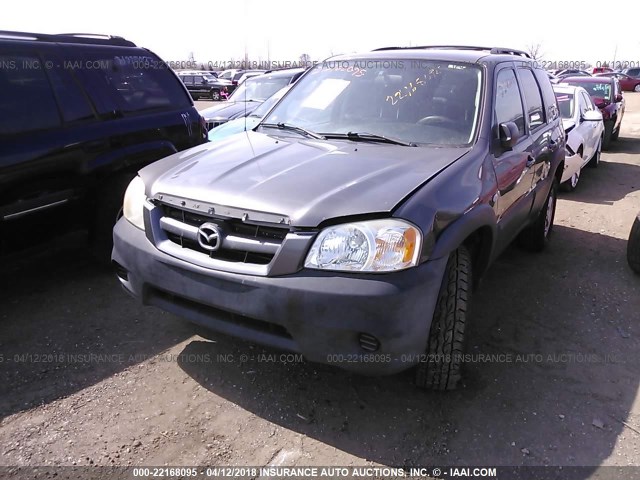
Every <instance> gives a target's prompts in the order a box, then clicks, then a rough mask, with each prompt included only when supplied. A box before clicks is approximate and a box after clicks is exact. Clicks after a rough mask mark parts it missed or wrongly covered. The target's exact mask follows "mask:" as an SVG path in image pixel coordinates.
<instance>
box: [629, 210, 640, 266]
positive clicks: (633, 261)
mask: <svg viewBox="0 0 640 480" xmlns="http://www.w3.org/2000/svg"><path fill="white" fill-rule="evenodd" d="M627 262H629V266H630V267H631V270H633V271H634V272H636V273H637V274H639V275H640V216H638V217H636V219H635V220H634V222H633V226H632V227H631V233H630V234H629V241H628V242H627Z"/></svg>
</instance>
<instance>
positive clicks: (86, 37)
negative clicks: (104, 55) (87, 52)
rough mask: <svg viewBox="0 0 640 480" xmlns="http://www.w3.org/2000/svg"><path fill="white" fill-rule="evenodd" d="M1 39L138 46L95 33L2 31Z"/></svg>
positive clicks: (0, 33)
mask: <svg viewBox="0 0 640 480" xmlns="http://www.w3.org/2000/svg"><path fill="white" fill-rule="evenodd" d="M0 39H13V40H25V41H37V42H54V43H83V44H91V45H117V46H120V47H135V46H136V44H135V43H133V42H131V41H129V40H126V39H124V38H122V37H118V36H114V35H100V34H95V33H60V34H48V33H30V32H13V31H8V30H0Z"/></svg>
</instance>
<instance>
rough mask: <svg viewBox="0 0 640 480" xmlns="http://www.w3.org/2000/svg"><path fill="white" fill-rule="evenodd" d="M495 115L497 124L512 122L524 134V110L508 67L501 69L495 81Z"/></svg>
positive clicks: (516, 83)
mask: <svg viewBox="0 0 640 480" xmlns="http://www.w3.org/2000/svg"><path fill="white" fill-rule="evenodd" d="M495 95H496V103H495V115H496V121H497V123H498V125H499V124H501V123H506V122H514V123H515V124H516V126H517V127H518V130H519V131H520V134H521V135H524V110H523V108H522V99H521V98H520V89H519V88H518V82H517V81H516V75H515V73H514V71H513V70H511V69H510V68H508V69H504V70H501V71H500V72H499V73H498V78H497V81H496V93H495Z"/></svg>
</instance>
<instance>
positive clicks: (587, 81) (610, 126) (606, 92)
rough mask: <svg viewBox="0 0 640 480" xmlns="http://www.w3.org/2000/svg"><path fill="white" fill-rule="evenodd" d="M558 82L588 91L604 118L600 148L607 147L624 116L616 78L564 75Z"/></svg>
mask: <svg viewBox="0 0 640 480" xmlns="http://www.w3.org/2000/svg"><path fill="white" fill-rule="evenodd" d="M560 83H567V84H569V85H573V86H575V87H582V88H584V89H585V90H586V91H587V92H588V93H589V95H590V96H591V99H592V100H593V103H595V104H596V107H598V108H599V109H600V112H601V113H602V120H604V141H603V142H602V148H609V145H610V144H611V140H617V139H618V135H620V127H621V126H622V117H623V116H624V108H625V102H624V97H623V96H622V90H621V88H620V82H618V79H617V78H615V77H607V76H594V77H565V78H563V79H562V80H560Z"/></svg>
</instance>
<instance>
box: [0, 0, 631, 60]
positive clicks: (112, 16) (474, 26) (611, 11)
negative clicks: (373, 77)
mask: <svg viewBox="0 0 640 480" xmlns="http://www.w3.org/2000/svg"><path fill="white" fill-rule="evenodd" d="M2 10H3V11H2V15H1V16H0V29H3V30H17V31H27V32H41V33H62V32H89V33H108V34H112V35H121V36H123V37H126V38H127V39H129V40H132V41H134V42H135V43H136V44H138V45H140V46H144V47H146V48H149V49H150V50H152V51H154V52H155V53H157V54H158V55H159V56H160V57H162V58H163V59H164V60H167V61H174V60H186V59H187V58H188V57H189V54H190V52H193V54H194V57H195V60H196V61H198V62H204V63H207V62H209V61H211V62H216V61H217V62H220V61H228V60H231V59H234V60H240V59H242V58H244V53H245V49H246V51H247V53H248V55H249V58H250V59H251V60H263V61H264V60H267V58H269V59H270V60H271V61H279V62H284V61H293V60H298V59H299V57H300V55H301V54H303V53H307V54H309V55H310V56H311V59H313V60H322V59H324V58H326V57H328V56H330V55H332V54H338V53H351V52H362V51H369V50H372V49H374V48H377V47H383V46H391V45H398V46H407V45H410V44H411V45H425V44H457V45H464V44H474V45H483V46H495V45H499V46H509V47H512V48H520V49H527V47H528V46H530V45H535V44H540V45H541V51H542V53H543V55H544V56H543V60H545V61H589V62H591V63H592V64H594V65H595V64H596V62H597V61H607V60H608V61H611V60H613V59H614V55H615V59H616V60H624V61H633V62H636V63H637V62H640V36H639V35H638V32H639V30H640V29H639V28H638V21H637V18H638V7H637V4H636V2H633V3H631V1H629V0H625V1H622V2H611V1H609V2H584V1H577V0H565V1H557V0H556V1H549V0H534V1H528V2H526V1H521V2H508V1H504V0H502V1H497V0H488V1H484V2H482V1H479V2H468V3H467V2H462V1H447V0H442V1H440V0H438V1H437V3H436V2H434V1H424V0H423V1H418V0H403V1H360V0H355V1H348V0H324V1H323V2H312V1H308V2H304V1H293V0H235V1H226V2H223V1H204V0H191V1H171V0H163V1H155V2H150V1H146V0H111V1H109V2H107V1H102V2H93V1H91V0H84V1H77V0H55V1H50V0H23V1H17V2H16V1H10V2H5V4H4V5H3V7H2Z"/></svg>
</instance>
